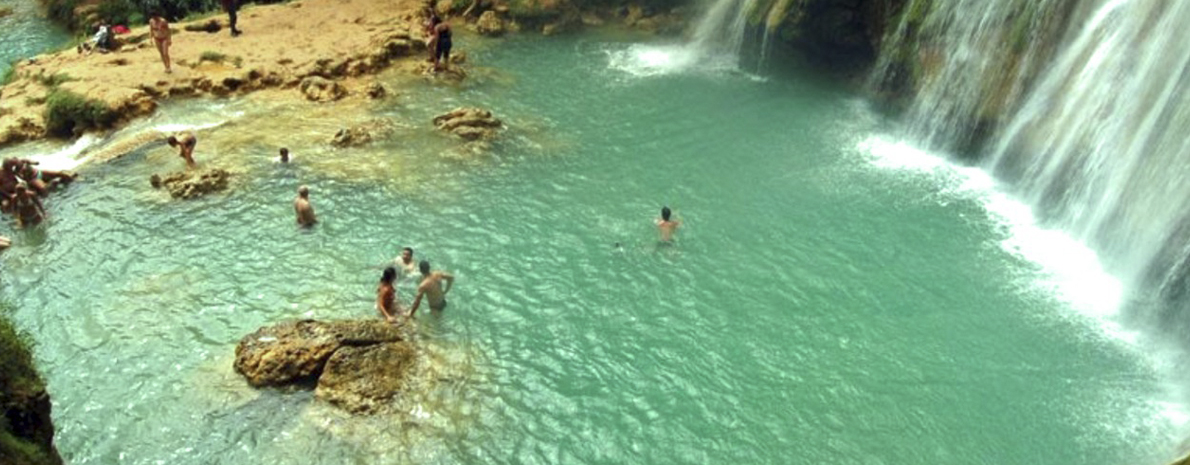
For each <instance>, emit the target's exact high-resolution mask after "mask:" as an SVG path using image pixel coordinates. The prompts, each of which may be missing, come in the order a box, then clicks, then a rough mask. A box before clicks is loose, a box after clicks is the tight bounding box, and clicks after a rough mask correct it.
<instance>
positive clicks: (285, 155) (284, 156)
mask: <svg viewBox="0 0 1190 465" xmlns="http://www.w3.org/2000/svg"><path fill="white" fill-rule="evenodd" d="M277 161H279V162H281V163H289V149H287V148H281V156H280V157H278V158H277Z"/></svg>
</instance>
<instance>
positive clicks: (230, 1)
mask: <svg viewBox="0 0 1190 465" xmlns="http://www.w3.org/2000/svg"><path fill="white" fill-rule="evenodd" d="M222 2H223V9H224V10H225V11H227V22H228V23H229V25H230V26H231V36H232V37H235V36H238V35H240V30H239V29H236V10H237V9H238V8H239V7H240V1H239V0H222Z"/></svg>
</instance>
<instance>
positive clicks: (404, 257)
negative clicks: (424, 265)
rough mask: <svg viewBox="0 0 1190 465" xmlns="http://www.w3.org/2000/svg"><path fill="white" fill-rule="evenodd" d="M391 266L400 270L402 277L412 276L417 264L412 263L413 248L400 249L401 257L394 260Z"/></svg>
mask: <svg viewBox="0 0 1190 465" xmlns="http://www.w3.org/2000/svg"><path fill="white" fill-rule="evenodd" d="M393 264H394V265H396V266H397V267H399V268H400V269H401V274H402V275H404V276H412V275H413V272H414V271H416V270H417V262H415V261H413V248H412V247H405V248H403V249H401V256H400V257H397V258H396V259H394V260H393Z"/></svg>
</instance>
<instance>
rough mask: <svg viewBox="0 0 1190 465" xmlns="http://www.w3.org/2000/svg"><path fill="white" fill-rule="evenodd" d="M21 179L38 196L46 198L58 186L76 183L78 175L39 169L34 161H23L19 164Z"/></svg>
mask: <svg viewBox="0 0 1190 465" xmlns="http://www.w3.org/2000/svg"><path fill="white" fill-rule="evenodd" d="M19 164H20V165H21V167H20V178H21V179H22V180H24V181H25V182H27V183H29V188H30V189H32V190H33V192H36V193H37V195H40V196H42V197H45V196H47V195H49V194H50V189H52V188H54V187H55V186H57V185H66V184H70V182H71V181H74V178H75V176H76V175H74V174H72V173H67V172H65V171H51V170H43V169H40V168H37V164H38V163H37V162H35V161H33V160H21V161H20V162H19Z"/></svg>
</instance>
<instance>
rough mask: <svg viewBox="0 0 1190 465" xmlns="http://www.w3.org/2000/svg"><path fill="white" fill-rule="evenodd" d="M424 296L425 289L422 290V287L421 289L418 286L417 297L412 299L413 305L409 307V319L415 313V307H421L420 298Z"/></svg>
mask: <svg viewBox="0 0 1190 465" xmlns="http://www.w3.org/2000/svg"><path fill="white" fill-rule="evenodd" d="M424 295H426V290H425V288H424V287H421V286H418V288H417V297H414V298H413V305H412V306H410V307H409V317H410V318H413V314H414V313H417V307H418V306H420V305H421V298H422V296H424Z"/></svg>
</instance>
